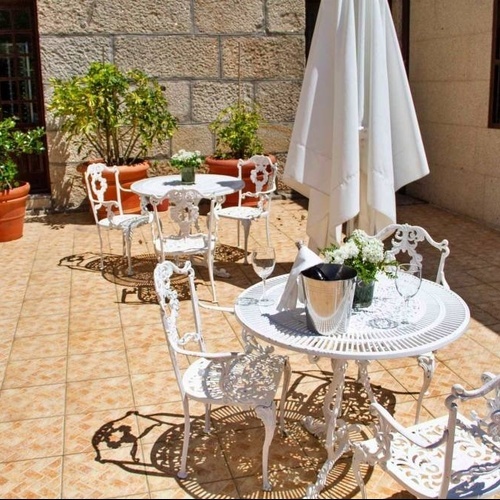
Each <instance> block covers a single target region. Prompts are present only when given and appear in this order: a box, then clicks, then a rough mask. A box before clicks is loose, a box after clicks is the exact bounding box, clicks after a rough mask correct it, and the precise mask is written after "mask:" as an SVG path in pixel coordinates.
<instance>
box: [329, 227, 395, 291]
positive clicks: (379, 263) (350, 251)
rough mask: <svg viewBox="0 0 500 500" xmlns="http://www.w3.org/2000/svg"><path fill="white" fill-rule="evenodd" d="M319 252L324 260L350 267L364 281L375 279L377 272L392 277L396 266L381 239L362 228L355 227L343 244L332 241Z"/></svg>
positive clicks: (370, 281) (369, 281)
mask: <svg viewBox="0 0 500 500" xmlns="http://www.w3.org/2000/svg"><path fill="white" fill-rule="evenodd" d="M320 253H321V254H322V255H323V256H324V257H325V262H333V263H334V264H345V265H346V266H349V267H352V268H353V269H355V270H356V272H357V273H358V274H357V277H358V279H360V280H362V281H364V282H365V283H372V282H373V281H376V279H377V273H379V272H382V273H385V274H386V275H387V276H389V277H390V278H392V277H394V266H397V261H396V260H395V259H394V256H393V255H392V253H391V252H390V251H385V250H384V244H383V243H382V241H380V240H379V239H377V238H374V237H373V236H369V235H368V234H367V233H366V232H365V231H363V230H362V229H355V230H354V231H353V232H352V234H351V235H350V236H349V237H348V238H346V239H345V241H344V243H343V245H340V246H339V245H336V244H335V243H332V244H331V245H329V246H327V247H326V248H322V249H320Z"/></svg>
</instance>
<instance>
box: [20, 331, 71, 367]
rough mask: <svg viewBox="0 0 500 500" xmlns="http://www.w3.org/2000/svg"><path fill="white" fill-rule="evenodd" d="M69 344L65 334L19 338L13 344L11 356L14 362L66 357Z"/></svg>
mask: <svg viewBox="0 0 500 500" xmlns="http://www.w3.org/2000/svg"><path fill="white" fill-rule="evenodd" d="M67 344H68V342H67V336H66V335H64V334H57V335H37V336H34V337H19V338H16V339H15V340H14V342H13V344H12V352H11V354H10V356H11V360H13V361H17V360H22V359H33V358H49V357H55V356H64V355H66V354H67V351H68V345H67Z"/></svg>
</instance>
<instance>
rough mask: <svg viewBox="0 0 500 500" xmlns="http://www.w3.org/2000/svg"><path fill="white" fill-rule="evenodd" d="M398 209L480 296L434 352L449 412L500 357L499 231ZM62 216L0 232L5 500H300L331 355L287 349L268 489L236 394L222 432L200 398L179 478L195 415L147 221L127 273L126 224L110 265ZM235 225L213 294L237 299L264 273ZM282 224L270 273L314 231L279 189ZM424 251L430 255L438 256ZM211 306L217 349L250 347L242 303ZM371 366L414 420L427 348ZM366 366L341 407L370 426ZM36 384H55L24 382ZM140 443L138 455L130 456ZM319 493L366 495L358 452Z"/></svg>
mask: <svg viewBox="0 0 500 500" xmlns="http://www.w3.org/2000/svg"><path fill="white" fill-rule="evenodd" d="M273 203H274V202H273ZM398 217H399V218H400V220H402V221H405V220H406V221H408V222H410V223H416V224H418V223H421V224H423V225H425V226H426V228H427V229H428V230H429V231H430V232H431V234H432V235H433V236H434V237H435V238H437V239H440V238H441V239H442V238H448V239H449V241H450V247H451V248H452V253H451V255H450V257H449V258H448V261H447V277H448V281H449V283H450V285H451V286H452V288H453V289H456V290H457V291H459V293H460V294H461V295H462V296H463V297H464V299H466V301H468V302H469V306H470V309H471V315H472V318H471V323H470V325H469V329H468V330H467V332H466V333H465V334H464V335H463V336H462V337H461V338H460V339H459V340H457V341H456V342H454V343H452V344H450V345H448V346H446V347H444V348H441V349H440V350H438V351H437V352H436V357H437V360H438V361H437V368H436V374H435V377H434V380H433V382H432V384H431V390H430V393H429V394H428V395H427V396H426V397H425V398H424V406H423V408H422V415H421V419H422V420H424V419H428V418H431V417H432V416H433V415H435V414H442V409H443V402H444V397H445V395H447V394H448V393H449V389H450V387H451V385H452V384H453V383H455V382H462V383H464V384H466V385H469V384H471V383H475V382H478V381H479V375H480V373H481V372H482V371H483V370H485V369H490V370H491V369H493V370H494V369H495V368H496V367H498V366H499V357H500V354H499V352H500V351H499V349H498V345H499V335H500V308H499V306H498V304H497V301H495V297H496V295H498V294H499V293H500V278H499V276H500V257H499V256H498V248H499V245H500V233H498V232H497V231H492V230H491V229H487V228H483V227H482V226H479V225H477V224H475V223H473V222H472V221H469V220H468V219H463V218H461V217H458V216H455V215H454V214H450V213H448V212H443V211H440V210H439V209H437V208H436V207H433V206H430V205H427V204H422V203H420V204H418V203H413V204H411V205H410V204H409V205H401V206H399V205H398ZM60 218H61V221H62V222H61V226H60V228H59V230H58V231H57V232H54V231H53V230H52V229H51V228H50V227H48V226H47V225H46V224H44V223H41V222H34V223H31V224H26V226H28V227H27V229H26V231H25V233H26V234H25V236H24V237H23V238H22V239H20V240H17V241H16V242H12V244H7V245H0V262H2V263H5V262H7V263H9V266H10V267H9V269H10V270H11V271H12V272H11V273H9V275H8V276H5V275H4V276H2V277H0V287H1V289H6V290H9V293H8V296H7V297H6V299H5V300H4V302H3V303H2V304H1V305H0V313H2V312H3V314H0V316H1V317H2V320H1V321H0V327H1V328H0V380H2V381H3V385H2V386H1V388H2V390H0V431H3V432H2V435H3V436H4V441H3V444H1V445H0V455H1V456H3V457H4V459H3V460H2V462H3V463H2V472H0V495H2V498H29V497H31V498H35V497H36V498H77V497H78V498H84V497H85V498H110V497H111V498H162V497H164V498H167V497H168V498H208V497H211V498H261V497H265V498H302V497H303V496H304V495H305V492H306V488H307V486H308V485H309V484H311V483H312V482H314V481H315V480H316V477H317V472H318V470H319V467H320V466H321V465H322V464H323V462H324V461H325V459H326V451H325V449H324V436H320V437H316V436H314V435H312V434H310V433H309V432H308V431H307V430H306V429H305V427H304V425H303V423H302V419H303V418H304V417H305V416H308V415H311V416H313V417H315V418H318V419H319V420H320V421H323V418H324V417H323V401H324V395H325V392H326V390H327V388H328V385H329V382H330V380H331V378H332V367H331V363H330V360H328V359H324V358H321V359H313V360H310V359H309V358H308V357H307V356H305V355H303V354H300V353H295V352H290V351H286V350H285V349H282V348H276V349H275V352H276V353H280V354H286V355H288V356H289V359H290V363H291V366H292V370H293V373H292V383H291V386H290V390H289V392H288V394H287V401H286V410H285V416H286V427H287V431H288V436H287V437H283V436H281V435H279V431H278V429H277V430H276V434H275V437H274V439H273V441H272V443H271V448H270V466H269V469H270V475H271V481H272V482H273V483H274V490H273V491H272V492H270V493H264V492H262V489H261V488H262V473H261V470H260V459H261V457H260V453H261V447H262V439H263V426H262V422H261V421H260V420H259V419H258V418H257V417H256V415H255V413H254V412H251V411H250V412H241V411H239V410H238V409H234V408H227V407H215V408H213V409H212V424H213V433H212V434H211V435H210V436H207V435H205V433H204V430H203V416H204V407H203V405H202V404H193V405H191V414H192V419H193V424H192V434H193V439H192V441H191V444H190V454H189V459H188V470H189V472H190V475H189V477H188V479H186V480H180V479H178V478H177V476H176V474H177V471H178V469H179V463H180V450H181V446H182V434H183V425H184V417H183V409H182V404H181V401H180V394H179V391H178V388H177V385H176V382H175V377H174V375H173V372H172V370H171V362H170V358H169V356H168V352H167V347H166V341H165V336H164V332H163V327H162V324H161V321H160V310H159V307H158V305H157V303H156V296H155V292H154V286H153V282H152V271H153V269H154V266H155V264H156V257H155V256H154V254H153V253H152V252H153V251H152V247H151V241H150V236H151V235H150V230H149V228H147V230H144V231H143V230H141V231H138V232H137V233H136V234H135V235H134V242H133V248H132V252H133V263H134V271H135V274H134V275H133V276H128V275H127V273H126V262H125V260H124V259H123V258H122V257H121V238H120V235H119V233H118V232H116V233H111V234H109V235H107V236H106V240H105V265H104V269H103V270H102V271H101V270H100V269H99V263H100V251H99V240H98V237H97V232H96V229H95V225H94V223H93V221H92V218H91V217H90V213H82V214H76V213H75V214H60ZM165 220H168V213H166V214H165ZM223 222H224V224H222V223H221V225H220V230H221V232H220V234H221V242H220V245H219V247H218V250H217V259H216V260H217V266H218V267H221V268H225V269H226V270H227V271H228V272H230V273H231V277H230V278H222V277H218V278H217V294H218V299H219V304H221V305H224V306H232V305H233V304H234V301H235V300H236V298H237V296H238V295H239V293H241V291H242V290H244V289H245V288H246V287H248V286H249V285H251V284H255V283H258V282H259V278H258V276H257V275H256V274H255V272H254V271H253V268H252V267H251V265H249V264H244V263H243V251H242V250H241V249H239V248H237V247H236V231H235V225H234V224H231V222H232V221H223ZM262 222H263V221H259V222H256V223H254V224H252V228H251V231H250V239H249V249H251V248H252V247H253V246H254V245H256V244H259V243H261V242H262V241H263V240H265V224H262ZM270 222H271V237H272V241H273V244H274V246H275V247H276V248H277V249H278V251H279V259H278V260H279V262H278V263H277V265H276V268H275V271H274V273H273V275H278V274H281V273H285V272H288V271H289V269H290V268H291V265H292V263H293V261H294V259H295V256H296V252H297V249H296V246H295V242H296V241H298V240H301V239H302V240H305V239H306V223H307V211H306V210H305V209H304V204H299V203H297V202H291V201H289V200H277V201H276V203H275V204H274V209H273V212H272V216H271V219H270ZM478 240H480V241H481V246H480V247H478V245H477V241H478ZM426 261H427V262H428V264H429V266H431V265H432V261H431V259H430V257H427V256H426ZM464 268H466V269H467V271H466V272H464ZM14 271H15V273H14ZM195 271H196V273H197V289H198V294H199V296H200V298H201V299H202V300H206V301H207V302H210V301H211V300H212V297H211V291H210V287H209V282H208V273H207V271H206V269H204V268H201V267H199V266H196V267H195ZM179 291H182V283H179ZM181 305H182V307H183V309H182V310H181V316H180V319H179V327H180V328H181V330H182V331H189V330H192V329H193V325H192V316H191V312H190V310H189V306H190V304H189V302H188V301H187V300H184V299H183V300H182V301H181ZM202 314H203V325H204V330H205V332H206V336H207V341H208V344H209V346H210V347H211V348H212V349H223V350H227V349H228V348H231V349H235V350H236V349H237V350H241V349H242V339H241V326H240V325H239V323H238V321H237V319H236V318H235V317H234V316H233V315H231V314H229V313H220V312H217V313H215V312H214V311H211V312H210V311H205V310H202ZM66 362H67V365H66ZM182 364H183V365H185V364H186V361H185V360H183V362H182ZM368 371H369V374H370V380H371V383H372V388H373V391H374V393H375V395H376V397H377V399H378V400H379V401H382V402H383V404H384V405H386V407H387V408H389V411H391V412H393V413H394V415H395V416H396V418H397V419H398V421H400V422H402V423H403V424H404V425H410V424H412V423H413V420H414V416H415V411H416V397H417V396H418V392H419V390H420V387H421V381H422V370H421V368H419V367H418V365H417V360H416V359H415V358H412V357H407V358H401V359H396V360H385V361H382V362H372V363H370V365H369V367H368ZM496 371H500V368H497V370H496ZM357 372H358V369H357V365H356V364H355V363H349V364H348V366H347V371H346V376H347V379H346V390H345V394H344V398H343V406H342V414H343V417H344V418H345V419H346V420H348V421H349V422H350V421H353V422H354V421H357V422H359V423H361V424H362V428H363V429H366V426H367V425H369V424H370V423H371V415H370V414H369V411H368V400H367V398H366V395H365V394H364V391H363V390H362V388H361V386H360V385H359V384H358V383H357V382H356V380H357ZM56 381H57V382H58V383H55V382H56ZM59 382H60V383H59ZM25 384H48V385H36V386H33V387H30V386H27V387H20V386H23V385H25ZM136 412H137V413H136ZM120 425H123V426H129V427H130V429H128V430H127V428H125V427H123V428H122V429H121V430H120V429H119V427H120ZM33 434H35V435H36V436H37V439H36V440H33V439H32V435H33ZM353 438H355V439H360V437H359V436H358V435H357V434H356V435H354V434H353ZM93 439H94V444H96V446H97V447H98V449H99V452H100V453H101V458H102V459H103V460H115V462H116V463H111V462H104V463H100V462H97V461H96V460H95V458H96V456H97V451H96V450H95V449H94V447H93V444H92V442H93ZM106 440H108V441H109V443H110V445H108V444H107V441H106ZM117 443H119V444H120V446H117ZM134 443H136V444H137V450H136V457H138V458H139V462H133V461H132V457H131V453H132V451H133V450H134V447H133V445H134ZM364 477H365V479H366V481H367V482H368V492H369V494H370V496H372V497H373V498H389V497H390V498H411V495H409V494H408V493H407V492H405V491H404V490H403V489H402V488H401V487H399V486H398V485H397V484H396V483H395V482H394V481H392V480H391V479H390V478H389V477H388V476H387V475H386V474H385V473H383V472H382V471H381V470H380V469H379V468H378V467H376V468H375V469H372V468H366V470H365V471H364ZM61 485H62V489H61ZM320 497H321V498H359V497H360V494H359V491H358V490H357V487H356V485H355V482H354V478H353V476H352V470H351V468H350V458H349V457H347V458H345V459H344V458H343V459H341V460H340V461H339V462H338V463H337V464H336V466H335V467H334V469H333V470H332V472H330V474H329V475H328V479H327V485H326V488H325V490H324V491H323V492H322V493H321V494H320ZM498 497H499V498H500V495H499V496H498Z"/></svg>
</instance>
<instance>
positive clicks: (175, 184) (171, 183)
mask: <svg viewBox="0 0 500 500" xmlns="http://www.w3.org/2000/svg"><path fill="white" fill-rule="evenodd" d="M244 186H245V182H244V181H243V180H241V179H238V178H237V177H232V176H230V175H219V174H196V176H195V182H194V184H183V183H182V182H181V176H180V174H172V175H159V176H157V177H148V178H147V179H141V180H139V181H136V182H134V183H132V185H131V186H130V189H131V190H132V191H133V192H134V193H135V194H137V195H139V196H140V197H141V207H142V209H143V210H147V209H146V207H147V205H148V204H149V203H150V201H151V198H163V197H164V196H166V195H167V194H168V192H169V191H170V190H171V189H196V190H197V191H199V192H200V193H201V195H202V196H203V197H204V198H206V199H209V200H211V201H214V202H216V203H223V202H224V199H225V197H226V196H227V195H228V194H232V193H237V192H238V191H239V190H240V189H242V188H243V187H244ZM211 229H212V228H209V230H211ZM214 274H215V275H217V276H221V277H223V278H229V277H230V276H231V275H230V274H229V273H228V272H227V271H226V270H225V269H221V268H219V269H214Z"/></svg>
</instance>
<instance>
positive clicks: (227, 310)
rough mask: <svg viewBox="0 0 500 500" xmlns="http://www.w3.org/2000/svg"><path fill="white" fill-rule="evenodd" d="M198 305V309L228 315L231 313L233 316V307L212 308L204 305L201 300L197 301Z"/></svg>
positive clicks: (211, 305)
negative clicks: (226, 313)
mask: <svg viewBox="0 0 500 500" xmlns="http://www.w3.org/2000/svg"><path fill="white" fill-rule="evenodd" d="M198 304H199V305H200V307H202V308H203V309H208V310H212V311H222V312H228V313H231V314H234V307H228V306H214V305H213V304H205V303H204V302H202V301H201V300H200V301H198Z"/></svg>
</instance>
